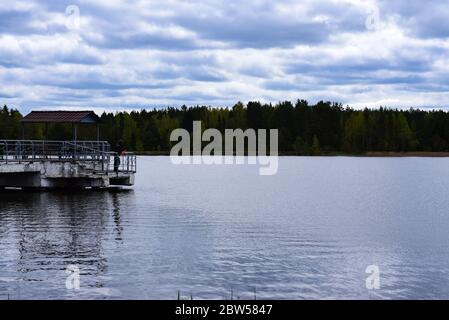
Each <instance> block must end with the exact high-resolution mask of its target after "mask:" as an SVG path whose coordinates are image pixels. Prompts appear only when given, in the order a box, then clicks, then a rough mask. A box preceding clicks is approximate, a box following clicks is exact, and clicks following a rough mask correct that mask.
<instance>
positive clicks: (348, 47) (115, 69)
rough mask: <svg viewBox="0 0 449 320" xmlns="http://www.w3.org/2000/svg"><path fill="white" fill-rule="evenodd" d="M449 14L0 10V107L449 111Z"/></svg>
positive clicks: (410, 1)
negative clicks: (320, 106)
mask: <svg viewBox="0 0 449 320" xmlns="http://www.w3.org/2000/svg"><path fill="white" fill-rule="evenodd" d="M448 98H449V5H448V4H447V0H428V1H421V0H364V1H359V0H338V1H337V0H335V1H332V0H296V1H293V0H277V1H274V0H273V1H265V0H245V1H241V0H239V1H233V0H228V1H218V0H201V1H197V0H188V1H187V0H186V1H180V0H142V1H126V0H107V1H106V0H105V1H100V0H95V1H92V0H90V1H83V0H79V1H69V2H64V1H47V0H44V1H32V0H26V1H21V0H18V1H5V0H0V103H1V104H7V105H8V106H11V107H15V108H18V109H19V110H20V111H22V112H27V111H29V110H31V109H33V110H42V109H46V110H56V109H66V110H72V109H73V110H78V109H93V110H98V111H102V110H132V109H141V108H153V107H166V106H175V107H176V106H181V105H183V104H186V105H196V104H200V105H212V106H232V105H234V104H235V103H236V102H237V101H242V102H247V101H251V100H258V101H261V102H273V103H275V102H278V101H283V100H291V101H295V100H296V99H307V100H309V101H310V102H311V103H315V102H317V101H320V100H325V101H336V102H341V103H343V104H344V105H349V106H351V107H354V108H363V107H372V108H374V107H379V106H388V107H400V108H401V107H404V108H405V107H422V108H426V107H428V108H446V107H448V106H449V99H448Z"/></svg>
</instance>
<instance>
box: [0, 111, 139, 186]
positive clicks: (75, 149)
mask: <svg viewBox="0 0 449 320" xmlns="http://www.w3.org/2000/svg"><path fill="white" fill-rule="evenodd" d="M97 119H98V117H96V115H95V114H94V113H92V112H84V113H82V112H46V113H34V114H33V113H31V114H30V115H29V116H27V117H25V118H24V119H23V120H22V121H23V122H22V123H23V124H26V123H30V122H43V123H46V124H47V123H50V122H64V123H72V125H73V131H74V136H73V140H70V141H50V140H0V188H22V189H55V188H64V189H67V188H81V189H82V188H108V187H112V186H132V185H134V176H135V173H136V171H137V159H136V155H134V154H133V153H130V152H124V151H123V152H118V151H112V150H111V146H110V144H109V143H108V142H107V141H98V140H97V141H78V140H77V135H76V128H77V125H78V124H79V123H88V124H96V125H97V128H98V121H97ZM84 121H86V122H84ZM97 137H99V130H97Z"/></svg>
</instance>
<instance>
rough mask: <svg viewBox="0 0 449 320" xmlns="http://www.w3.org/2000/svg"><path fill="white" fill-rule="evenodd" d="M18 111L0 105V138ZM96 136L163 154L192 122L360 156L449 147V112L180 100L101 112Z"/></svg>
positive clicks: (294, 146)
mask: <svg viewBox="0 0 449 320" xmlns="http://www.w3.org/2000/svg"><path fill="white" fill-rule="evenodd" d="M21 118H22V114H21V113H20V112H19V111H18V110H15V109H10V108H8V107H7V106H4V107H3V108H2V109H0V139H21V138H22V127H21V124H20V119H21ZM100 118H101V139H102V140H107V141H109V142H110V143H111V145H112V146H114V145H116V144H117V142H118V141H120V140H122V142H123V144H124V145H125V147H126V148H127V150H129V151H131V150H132V151H136V152H160V153H165V152H169V151H170V148H171V146H172V144H175V143H176V142H170V133H171V131H172V130H174V129H176V128H184V129H186V130H188V131H191V130H192V122H193V121H194V120H200V121H202V128H203V129H207V128H216V129H218V130H220V131H221V132H224V129H237V128H240V129H243V130H245V129H247V128H253V129H278V130H279V151H280V152H281V154H282V153H284V154H296V155H320V154H363V153H366V152H415V151H416V152H418V151H423V152H445V151H448V148H449V113H448V112H446V111H442V110H437V109H432V110H427V109H426V110H422V109H421V110H420V109H415V108H410V109H408V110H399V109H391V108H383V107H380V108H376V109H368V108H366V109H364V110H355V109H352V108H350V107H343V105H342V104H340V103H332V102H324V101H321V102H318V103H317V104H314V105H311V104H309V103H308V102H307V101H305V100H298V101H296V102H295V103H292V102H290V101H284V102H279V103H277V104H265V103H260V102H257V101H252V102H248V103H247V104H246V105H245V104H243V103H241V102H239V103H237V104H235V105H234V106H233V107H232V108H223V107H222V108H216V107H210V106H193V107H187V106H182V107H181V108H174V107H168V108H164V109H142V110H140V111H132V112H115V113H112V112H110V113H106V112H105V113H103V114H102V115H100ZM47 134H48V137H47V138H48V139H50V140H70V139H71V137H72V129H71V126H69V125H64V124H53V125H51V126H50V127H49V129H48V132H47ZM44 136H45V134H44V128H43V126H42V125H33V126H32V127H31V128H27V129H26V138H27V139H44ZM79 136H80V139H91V140H92V139H94V138H95V137H96V135H95V129H94V128H89V127H85V128H80V130H79Z"/></svg>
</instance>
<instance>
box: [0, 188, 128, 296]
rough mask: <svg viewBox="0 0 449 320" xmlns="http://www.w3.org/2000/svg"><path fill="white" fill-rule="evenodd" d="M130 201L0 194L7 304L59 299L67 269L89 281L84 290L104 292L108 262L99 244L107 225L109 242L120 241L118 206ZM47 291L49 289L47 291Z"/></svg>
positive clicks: (112, 195) (121, 195)
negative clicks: (77, 269) (76, 269)
mask: <svg viewBox="0 0 449 320" xmlns="http://www.w3.org/2000/svg"><path fill="white" fill-rule="evenodd" d="M132 197H133V191H132V190H125V191H121V192H119V191H115V192H113V191H112V192H87V191H84V192H82V191H80V192H75V193H74V192H73V191H71V192H70V193H64V192H55V193H51V192H18V191H7V192H4V193H2V194H1V196H0V212H1V214H0V225H1V227H0V234H1V238H0V239H1V249H2V259H1V270H2V272H1V273H0V274H1V277H0V290H1V292H2V293H3V294H5V293H6V294H9V296H10V297H11V298H26V297H37V298H38V297H42V298H46V297H58V296H59V294H61V295H62V296H64V295H66V294H67V292H66V290H64V289H65V282H64V281H65V279H64V278H65V274H64V271H65V269H66V267H67V265H69V264H74V265H78V266H80V268H81V274H82V275H89V278H87V277H83V278H85V279H92V280H94V281H92V283H90V284H89V285H90V286H92V287H95V288H102V287H104V281H103V280H102V277H104V275H105V274H106V273H107V268H108V261H107V257H106V256H105V254H104V246H103V241H105V240H106V239H105V235H106V232H107V230H108V226H109V224H112V225H113V232H114V239H116V240H117V241H120V240H121V237H122V231H123V228H122V226H121V222H120V219H121V218H120V202H121V201H127V200H129V201H132V200H131V199H132ZM109 212H112V219H111V217H110V216H109ZM110 220H111V221H110ZM59 271H61V272H59ZM61 280H62V281H61ZM33 283H35V284H33ZM86 284H87V283H86ZM49 285H50V286H52V285H55V288H52V290H51V291H49V290H48V289H49V287H48V286H49ZM95 291H96V290H93V292H95ZM97 291H98V290H97ZM98 292H102V291H101V290H99V291H98Z"/></svg>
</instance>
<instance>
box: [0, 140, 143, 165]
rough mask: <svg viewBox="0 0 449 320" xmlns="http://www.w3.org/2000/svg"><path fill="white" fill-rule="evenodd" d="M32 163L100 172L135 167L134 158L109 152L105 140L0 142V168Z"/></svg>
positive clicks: (135, 160) (109, 149)
mask: <svg viewBox="0 0 449 320" xmlns="http://www.w3.org/2000/svg"><path fill="white" fill-rule="evenodd" d="M36 161H77V162H80V163H90V164H92V167H93V168H95V171H101V172H128V173H131V172H132V173H135V172H136V168H137V157H136V155H134V154H133V153H130V152H126V153H122V154H121V155H119V154H117V152H111V145H110V144H109V143H108V142H106V141H46V140H0V165H1V164H2V163H6V164H8V163H32V162H36Z"/></svg>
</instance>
